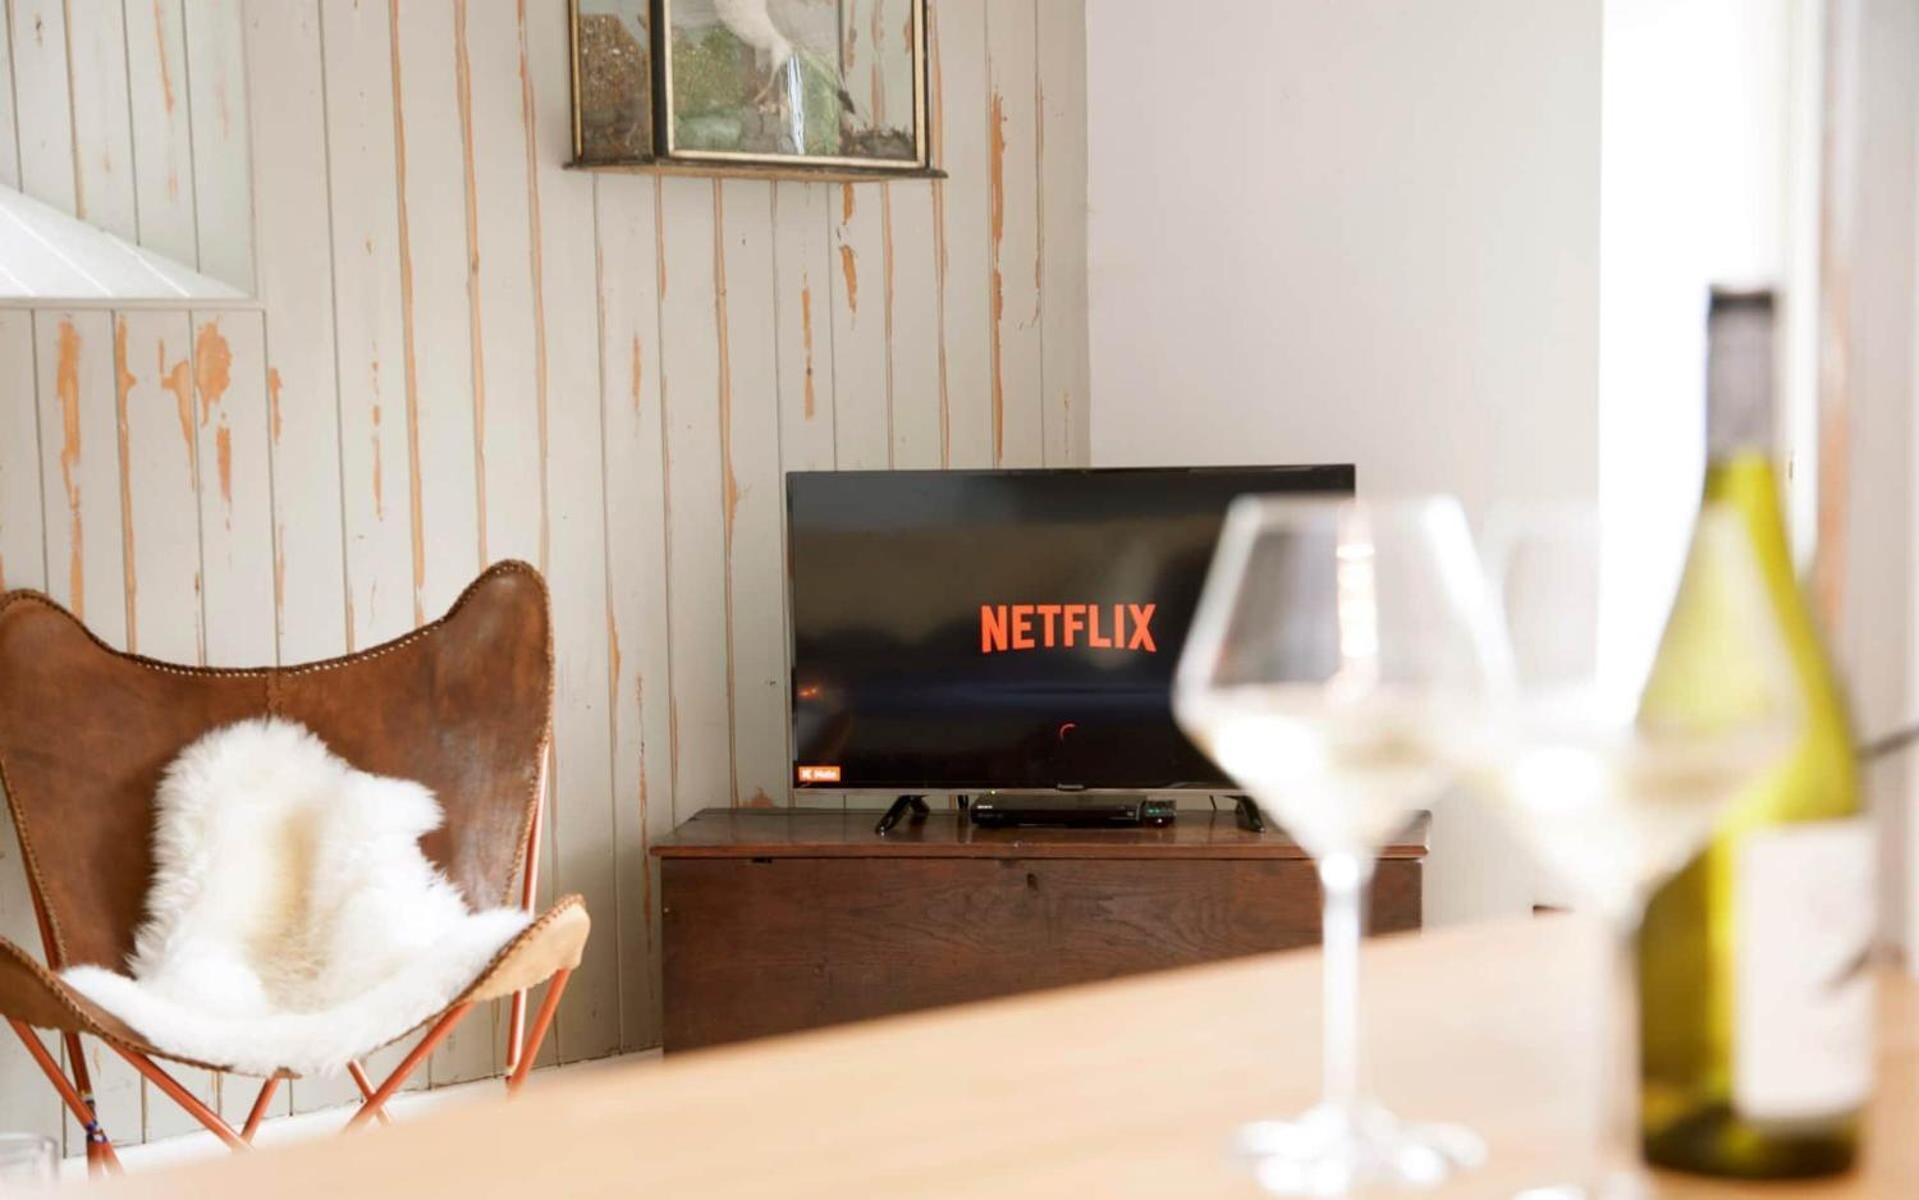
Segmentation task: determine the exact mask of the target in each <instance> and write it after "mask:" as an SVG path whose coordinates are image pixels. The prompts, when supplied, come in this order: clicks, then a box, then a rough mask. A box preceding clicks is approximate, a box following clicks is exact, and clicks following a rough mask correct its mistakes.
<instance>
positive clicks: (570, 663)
mask: <svg viewBox="0 0 1919 1200" xmlns="http://www.w3.org/2000/svg"><path fill="white" fill-rule="evenodd" d="M568 21H569V18H568V15H567V6H566V3H565V0H532V2H531V3H529V4H528V6H527V15H526V22H527V28H526V37H527V53H528V60H529V63H530V65H531V72H532V84H533V91H534V98H535V118H536V126H535V128H536V134H537V146H538V151H539V153H538V160H537V161H538V171H539V186H540V191H539V196H540V214H541V225H540V242H541V255H540V257H541V263H542V271H541V289H542V295H541V299H542V302H543V305H544V308H545V311H546V312H547V313H549V314H566V319H563V320H552V321H549V322H548V323H547V330H546V342H547V353H546V371H547V376H546V395H547V402H548V416H549V422H550V424H549V433H550V437H549V442H548V456H547V471H546V477H547V484H548V489H549V491H548V497H549V498H548V521H549V522H550V525H549V530H548V545H549V547H550V553H551V570H550V572H549V579H550V585H551V588H552V593H553V629H554V653H555V658H556V660H557V665H558V667H559V680H558V686H557V688H556V691H555V695H554V761H555V764H556V768H557V771H556V775H555V784H556V787H555V789H554V791H553V793H552V804H551V809H552V812H553V822H552V826H551V828H552V830H553V847H554V852H555V855H556V857H557V871H556V872H555V875H554V888H555V890H556V891H560V892H578V893H580V894H581V895H582V896H584V897H585V899H586V905H587V909H588V911H589V912H603V913H614V912H615V911H616V910H615V900H614V897H615V893H616V884H615V869H614V868H615V863H614V854H613V853H612V849H611V848H612V845H613V837H614V824H613V802H612V793H613V787H612V777H611V775H612V744H611V733H612V730H611V724H610V717H609V715H608V712H607V703H608V697H607V691H606V680H607V668H608V654H609V651H608V644H607V638H608V633H607V622H606V552H607V532H606V498H605V494H604V490H603V486H602V478H601V474H600V443H601V428H600V387H601V381H600V336H599V326H598V321H597V315H598V308H597V306H598V295H599V290H598V284H599V267H598V262H597V260H596V252H595V245H594V240H593V176H591V175H588V174H586V173H584V172H580V171H568V170H566V169H565V168H564V166H563V164H564V163H565V162H566V160H567V159H568V158H570V157H572V128H573V118H572V111H573V110H572V96H571V90H570V84H569V74H568V72H569V70H570V68H569V65H568V49H567V47H568V37H569V34H568ZM616 920H617V917H616ZM618 955H619V941H618V939H617V938H614V937H609V938H601V939H596V940H589V942H588V944H587V947H586V952H585V956H584V958H582V960H581V962H580V966H579V969H578V970H576V971H575V972H574V974H573V980H572V982H571V983H570V984H568V986H567V992H566V1002H565V1004H564V1005H563V1006H562V1013H561V1017H560V1022H559V1036H558V1054H559V1058H560V1061H562V1062H574V1061H578V1060H580V1059H587V1058H597V1057H600V1056H602V1055H606V1054H610V1053H612V1052H613V1051H615V1050H617V1049H618V1048H619V1044H620V999H619V958H618Z"/></svg>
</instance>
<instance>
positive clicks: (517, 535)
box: [456, 0, 545, 564]
mask: <svg viewBox="0 0 1919 1200" xmlns="http://www.w3.org/2000/svg"><path fill="white" fill-rule="evenodd" d="M461 11H463V12H464V14H465V24H466V42H465V46H464V51H465V54H466V58H467V72H466V74H467V78H468V79H469V81H470V82H469V89H470V91H471V106H470V107H471V114H470V119H469V121H468V124H467V129H466V138H467V142H468V145H467V149H466V155H467V159H468V172H469V179H468V181H467V205H468V213H469V220H470V221H471V222H472V224H473V228H474V230H475V242H474V254H473V260H474V262H475V264H476V265H475V266H474V268H473V269H474V270H475V271H476V272H477V275H478V281H477V288H476V291H475V296H476V299H475V301H474V306H473V330H474V337H475V339H476V340H477V342H478V345H479V356H478V370H477V372H476V374H475V377H474V387H473V393H474V408H475V413H476V420H477V421H478V422H479V426H480V434H481V437H480V450H481V452H480V455H479V458H478V460H477V462H478V467H477V469H478V471H479V474H480V486H481V489H482V491H481V497H482V505H483V515H484V524H483V527H482V532H483V536H484V538H485V543H484V545H485V557H486V558H487V559H488V560H489V561H497V560H499V559H502V558H522V559H526V560H527V561H529V562H533V563H536V564H537V563H538V561H539V557H540V531H541V529H542V527H543V522H544V521H545V508H544V505H545V493H544V491H543V490H542V488H541V482H540V463H541V453H542V449H541V439H542V437H543V434H542V432H541V429H542V420H543V418H542V417H541V414H540V411H539V398H538V385H537V383H536V380H535V376H536V374H537V367H536V362H535V345H534V328H535V314H534V305H535V297H534V294H533V276H532V267H531V264H532V260H533V253H534V251H533V246H532V239H531V236H530V231H531V229H532V215H531V212H530V207H529V201H530V192H529V188H530V182H529V180H528V177H527V169H528V154H527V138H528V123H529V122H530V121H531V119H532V114H531V113H529V112H528V111H527V109H526V105H525V101H524V95H523V93H522V90H521V88H520V86H519V80H520V31H519V24H518V21H517V19H516V18H515V14H514V9H513V6H512V5H510V4H504V3H473V2H472V0H466V2H465V3H464V5H463V8H462V9H458V10H456V15H457V13H458V12H461Z"/></svg>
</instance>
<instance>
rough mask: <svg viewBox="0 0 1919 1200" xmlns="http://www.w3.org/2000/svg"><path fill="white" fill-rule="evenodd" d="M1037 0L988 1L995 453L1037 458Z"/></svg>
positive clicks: (1040, 437)
mask: <svg viewBox="0 0 1919 1200" xmlns="http://www.w3.org/2000/svg"><path fill="white" fill-rule="evenodd" d="M1034 4H1035V0H989V2H988V4H987V6H986V35H987V45H986V58H987V78H988V87H989V95H988V99H987V113H988V115H987V126H986V134H987V153H988V159H987V177H988V186H989V195H990V204H991V223H990V226H989V229H988V236H989V237H990V238H991V243H992V260H991V261H992V281H991V292H990V295H991V297H992V305H993V324H992V357H993V416H994V427H995V431H996V432H995V447H994V459H995V461H996V462H998V463H1001V464H1003V465H1005V466H1009V467H1037V466H1041V465H1043V463H1042V461H1041V459H1042V454H1043V450H1044V446H1045V436H1044V430H1043V422H1042V420H1041V404H1040V387H1041V383H1040V329H1039V269H1040V268H1039V161H1038V149H1037V139H1038V120H1039V113H1038V103H1037V97H1036V95H1035V91H1036V88H1037V83H1038V71H1039V68H1038V61H1037V56H1036V52H1035V47H1034V44H1033V28H1034V12H1033V8H1034Z"/></svg>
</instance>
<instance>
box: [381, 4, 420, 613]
mask: <svg viewBox="0 0 1919 1200" xmlns="http://www.w3.org/2000/svg"><path fill="white" fill-rule="evenodd" d="M386 20H387V57H388V60H389V61H390V63H391V65H392V71H391V74H392V77H393V83H392V86H393V178H394V194H395V195H397V196H398V197H399V198H400V204H399V210H400V211H399V222H398V224H399V237H400V246H399V251H400V353H401V372H400V374H401V380H402V382H403V383H404V384H405V385H406V468H407V489H406V491H407V515H408V518H409V520H410V522H411V526H412V541H413V547H412V548H413V624H414V625H415V626H419V625H424V624H426V608H425V604H424V601H423V598H422V596H421V593H422V592H424V591H425V590H426V530H425V529H424V528H423V526H424V524H425V509H424V507H423V505H422V503H421V500H420V377H419V372H418V370H417V368H416V366H415V363H414V356H413V235H412V226H411V225H410V223H409V221H408V218H407V202H406V117H405V113H404V104H403V102H402V98H401V86H400V6H399V4H398V3H397V0H396V2H394V3H389V4H388V5H387V9H386Z"/></svg>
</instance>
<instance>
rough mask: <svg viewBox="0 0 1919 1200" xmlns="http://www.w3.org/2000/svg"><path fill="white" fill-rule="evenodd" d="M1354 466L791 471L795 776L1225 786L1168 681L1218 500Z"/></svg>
mask: <svg viewBox="0 0 1919 1200" xmlns="http://www.w3.org/2000/svg"><path fill="white" fill-rule="evenodd" d="M1353 480H1354V470H1353V468H1352V466H1350V465H1329V466H1302V467H1197V468H1138V469H1133V468H1126V469H1115V470H1022V471H796V472H792V473H790V474H788V476H787V489H786V494H787V543H786V545H787V588H788V594H787V603H788V615H789V622H788V627H789V629H790V631H791V646H790V654H791V657H790V660H789V662H790V666H791V671H790V678H789V682H790V685H791V688H792V713H793V737H792V747H793V785H794V787H796V788H799V789H807V788H814V789H820V790H826V791H861V790H874V791H886V792H893V793H896V794H905V793H919V792H958V793H966V794H973V793H983V792H996V791H1062V790H1065V791H1072V790H1124V791H1173V790H1202V791H1203V790H1214V791H1220V790H1226V789H1227V788H1228V787H1229V786H1230V785H1229V784H1228V783H1227V781H1226V780H1225V778H1224V777H1223V776H1221V775H1220V773H1219V771H1218V769H1217V768H1216V767H1214V766H1213V765H1212V763H1211V762H1210V761H1209V760H1208V759H1207V758H1206V757H1205V755H1203V754H1201V753H1200V752H1199V750H1198V749H1197V748H1196V747H1195V746H1194V745H1193V744H1192V743H1191V742H1189V741H1188V740H1187V739H1186V736H1185V735H1184V734H1182V733H1181V732H1180V731H1179V728H1178V727H1177V726H1176V725H1175V724H1174V723H1173V714H1172V693H1171V688H1172V679H1173V669H1174V666H1175V665H1176V664H1177V663H1178V661H1179V652H1180V648H1181V647H1182V646H1183V645H1184V644H1185V639H1186V629H1187V625H1188V623H1189V622H1190V621H1191V620H1192V616H1193V610H1194V609H1195V608H1196V607H1197V606H1198V603H1199V593H1200V588H1201V587H1202V586H1203V584H1204V582H1205V578H1206V570H1207V567H1208V565H1209V563H1210V562H1211V560H1212V554H1213V543H1214V542H1215V540H1217V538H1218V536H1219V529H1220V524H1221V522H1222V520H1223V518H1224V516H1225V513H1226V507H1227V505H1228V504H1229V503H1231V501H1232V500H1233V498H1234V497H1236V496H1240V495H1244V494H1247V493H1287V492H1290V493H1320V494H1331V495H1350V494H1351V493H1352V490H1353Z"/></svg>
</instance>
